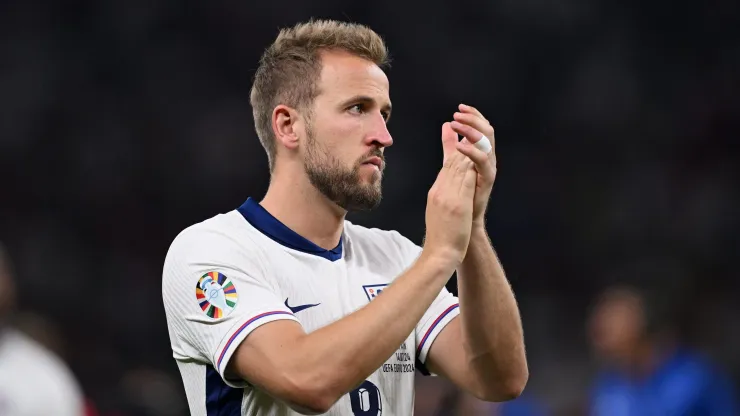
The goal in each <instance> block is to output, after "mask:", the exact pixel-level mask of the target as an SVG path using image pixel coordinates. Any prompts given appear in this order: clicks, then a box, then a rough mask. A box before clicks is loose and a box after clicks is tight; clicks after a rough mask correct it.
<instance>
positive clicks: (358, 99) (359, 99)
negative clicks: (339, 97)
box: [341, 95, 393, 121]
mask: <svg viewBox="0 0 740 416" xmlns="http://www.w3.org/2000/svg"><path fill="white" fill-rule="evenodd" d="M375 102H376V101H375V99H374V98H372V97H369V96H367V95H355V96H354V97H352V98H349V99H347V100H344V101H343V102H342V104H341V106H342V107H347V106H348V105H350V104H360V103H362V104H374V103H375ZM381 109H382V110H385V111H387V112H388V119H387V120H386V121H388V120H390V119H391V111H392V110H393V106H392V105H391V103H388V104H386V105H384V106H382V107H381Z"/></svg>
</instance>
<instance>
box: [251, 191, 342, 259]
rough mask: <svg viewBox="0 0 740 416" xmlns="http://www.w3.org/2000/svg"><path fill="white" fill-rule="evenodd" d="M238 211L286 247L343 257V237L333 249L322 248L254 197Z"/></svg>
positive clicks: (321, 254)
mask: <svg viewBox="0 0 740 416" xmlns="http://www.w3.org/2000/svg"><path fill="white" fill-rule="evenodd" d="M237 211H239V213H240V214H242V216H243V217H244V219H245V220H247V222H249V223H250V224H252V226H253V227H254V228H256V229H258V230H259V231H260V232H262V234H264V235H266V236H268V237H270V238H271V239H273V240H274V241H276V242H278V243H280V244H282V245H284V246H285V247H288V248H292V249H293V250H298V251H302V252H304V253H308V254H313V255H316V256H319V257H323V258H325V259H327V260H330V261H335V260H339V259H341V258H342V239H341V238H340V239H339V244H338V245H337V246H336V247H334V248H333V249H331V250H327V249H324V248H321V247H319V246H317V245H316V244H314V243H312V242H311V241H309V240H307V239H306V238H304V237H303V236H301V235H300V234H298V233H296V232H295V231H293V230H291V229H290V228H288V226H286V225H285V224H283V223H282V222H280V220H278V219H277V218H275V217H273V216H272V214H270V213H269V212H267V210H266V209H265V208H263V207H262V205H260V204H259V202H257V201H256V200H254V199H253V198H247V200H246V201H245V202H244V203H243V204H242V206H240V207H239V208H237Z"/></svg>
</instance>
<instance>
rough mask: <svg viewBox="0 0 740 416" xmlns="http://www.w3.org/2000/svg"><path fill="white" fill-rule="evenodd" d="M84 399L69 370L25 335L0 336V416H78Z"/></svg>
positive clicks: (6, 332)
mask: <svg viewBox="0 0 740 416" xmlns="http://www.w3.org/2000/svg"><path fill="white" fill-rule="evenodd" d="M84 411H85V409H84V397H83V394H82V390H81V389H80V387H79V385H78V383H77V380H76V379H75V378H74V376H73V374H72V373H71V371H70V370H69V368H68V367H67V366H66V365H65V364H64V362H62V360H61V359H59V358H58V357H57V356H55V355H54V354H53V353H52V352H51V351H48V350H47V349H46V348H44V347H43V346H41V345H40V344H38V343H37V342H36V341H34V340H32V339H31V338H29V337H28V336H26V335H25V334H23V333H21V332H18V331H15V330H12V329H6V330H3V331H2V332H0V415H2V416H48V415H54V416H82V415H83V414H84Z"/></svg>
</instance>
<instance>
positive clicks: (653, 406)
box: [589, 286, 740, 416]
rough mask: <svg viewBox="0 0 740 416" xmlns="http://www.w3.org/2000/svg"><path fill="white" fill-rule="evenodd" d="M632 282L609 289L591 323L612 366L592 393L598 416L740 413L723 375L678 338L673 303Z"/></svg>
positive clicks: (599, 347) (600, 349)
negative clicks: (673, 330)
mask: <svg viewBox="0 0 740 416" xmlns="http://www.w3.org/2000/svg"><path fill="white" fill-rule="evenodd" d="M665 297H666V294H665V291H661V293H660V295H659V298H658V297H655V298H654V297H653V295H652V294H650V293H648V292H646V291H643V290H640V289H638V288H636V287H632V286H622V287H614V288H609V289H608V290H606V291H605V292H604V294H602V296H601V297H600V299H599V300H598V302H597V305H596V308H595V309H594V312H593V315H592V317H591V320H590V322H589V333H590V335H591V341H592V344H593V346H594V349H595V350H596V352H597V353H598V354H599V356H600V357H601V358H603V359H604V360H605V361H606V363H607V364H608V367H609V368H608V369H607V370H605V371H604V372H603V373H602V374H601V375H600V377H599V378H598V380H597V382H596V385H595V387H594V389H593V391H592V393H591V397H590V412H589V414H591V415H594V416H643V415H644V416H651V415H661V416H679V415H682V416H683V415H712V416H725V415H726V416H732V415H737V414H738V411H739V410H740V409H738V407H737V403H736V402H735V399H734V397H735V393H734V392H733V388H732V385H731V383H730V382H729V380H728V378H727V377H726V375H725V374H722V373H721V372H720V371H718V370H717V369H714V368H713V366H712V365H711V364H710V363H709V362H708V361H707V360H705V359H704V358H702V357H700V356H699V355H698V354H696V353H694V352H693V351H690V350H688V349H686V348H682V347H680V346H679V345H678V343H677V342H676V341H675V339H674V336H673V334H672V333H671V332H672V331H671V329H670V328H671V326H672V325H671V320H672V318H671V315H672V310H673V306H671V302H670V300H668V299H666V298H665Z"/></svg>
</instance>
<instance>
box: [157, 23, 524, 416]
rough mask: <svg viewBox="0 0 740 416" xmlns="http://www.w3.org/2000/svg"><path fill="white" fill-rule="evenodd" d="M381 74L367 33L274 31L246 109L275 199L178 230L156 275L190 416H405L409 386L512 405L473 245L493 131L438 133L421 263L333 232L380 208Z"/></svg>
mask: <svg viewBox="0 0 740 416" xmlns="http://www.w3.org/2000/svg"><path fill="white" fill-rule="evenodd" d="M385 61H386V48H385V45H384V43H383V41H382V40H381V38H380V37H379V36H378V35H377V34H376V33H374V32H373V31H372V30H370V29H368V28H366V27H364V26H361V25H356V24H347V23H340V22H334V21H311V22H308V23H304V24H299V25H297V26H295V27H293V28H290V29H285V30H282V31H281V32H280V34H279V35H278V37H277V39H276V40H275V42H274V43H273V44H272V45H271V46H270V47H269V48H268V49H267V50H266V52H265V54H264V55H263V57H262V59H261V61H260V66H259V68H258V70H257V73H256V75H255V80H254V85H253V87H252V92H251V103H252V106H253V111H254V118H255V124H256V130H257V133H258V136H259V138H260V141H261V142H262V144H263V146H264V147H265V149H266V151H267V155H268V160H269V164H270V170H271V181H270V186H269V189H268V191H267V193H266V195H265V197H264V198H263V199H262V200H261V201H259V202H258V201H257V200H255V199H252V198H249V199H247V201H246V202H245V203H244V204H243V205H242V206H241V207H239V208H238V209H237V210H234V211H231V212H228V213H226V214H221V215H217V216H215V217H213V218H210V219H208V220H206V221H204V222H202V223H199V224H196V225H193V226H191V227H189V228H187V229H186V230H184V231H183V232H182V233H180V235H178V236H177V237H176V238H175V240H174V241H173V243H172V245H171V247H170V249H169V251H168V254H167V257H166V260H165V263H164V270H163V298H164V306H165V311H166V315H167V321H168V328H169V333H170V339H171V344H172V349H173V353H174V357H175V359H176V361H177V364H178V366H179V368H180V371H181V374H182V378H183V381H184V384H185V390H186V393H187V397H188V402H189V405H190V410H191V413H192V414H193V415H240V414H242V415H290V414H296V413H302V414H317V413H325V412H328V413H327V414H330V415H373V416H377V415H381V414H384V415H411V414H412V413H413V403H414V391H413V388H414V371H415V370H417V369H418V370H420V371H422V372H425V373H429V374H440V375H442V376H445V377H447V378H449V379H450V380H451V381H452V382H454V383H455V384H457V385H458V386H460V387H461V388H463V389H465V390H466V391H468V392H470V393H472V394H473V395H475V396H476V397H479V398H481V399H484V400H489V401H503V400H508V399H511V398H514V397H516V396H518V395H519V394H520V392H521V391H522V390H523V388H524V385H525V383H526V380H527V377H528V370H527V365H526V360H525V354H524V345H523V336H522V328H521V323H520V318H519V312H518V310H517V305H516V302H515V300H514V296H513V294H512V292H511V289H510V286H509V283H508V282H507V280H506V278H505V276H504V272H503V270H502V268H501V265H500V264H499V261H498V259H497V257H496V255H495V253H494V251H493V248H492V247H491V244H490V241H489V239H488V236H487V235H486V231H485V212H486V206H487V203H488V198H489V195H490V193H491V189H492V186H493V182H494V179H495V176H496V169H495V156H494V154H493V153H492V152H491V153H490V154H486V153H485V152H484V151H481V150H479V149H478V148H476V147H475V145H473V143H477V142H478V141H479V140H481V138H482V137H483V136H484V135H485V136H486V137H487V138H489V139H490V140H491V141H492V140H493V128H492V127H491V125H490V124H489V123H488V121H487V120H486V119H485V118H484V117H483V116H482V115H481V114H480V113H479V112H478V111H477V110H476V109H475V108H473V107H469V106H464V105H461V106H460V111H459V112H457V113H455V115H454V121H453V122H451V123H444V125H443V126H442V145H443V150H444V166H443V167H442V169H441V171H440V173H439V175H438V177H437V180H436V182H435V183H434V185H433V186H432V187H431V189H430V191H429V197H428V202H427V210H426V225H427V231H426V238H425V244H424V247H423V249H422V248H421V247H418V246H416V245H415V244H413V243H412V242H411V241H410V240H408V239H406V238H404V237H403V236H401V235H400V234H399V233H397V232H395V231H382V230H378V229H368V228H365V227H361V226H359V225H356V224H353V223H351V222H349V221H346V220H345V215H346V213H347V212H348V211H350V210H362V209H371V208H373V207H375V206H377V205H378V203H379V202H380V198H381V177H382V173H383V168H384V151H385V148H387V147H388V146H390V145H391V144H392V143H393V140H392V138H391V136H390V134H389V132H388V129H387V127H386V123H387V121H388V119H389V117H390V113H391V102H390V99H389V93H388V79H387V78H386V76H385V74H384V72H383V70H382V66H384V64H385ZM458 134H461V135H463V136H465V137H466V138H467V140H462V141H458ZM456 270H457V273H458V279H459V296H460V299H459V303H458V299H456V298H455V297H454V296H452V295H451V294H450V293H449V292H447V291H446V290H445V289H444V286H445V283H446V282H447V281H448V280H449V278H450V276H451V275H452V273H453V272H455V271H456Z"/></svg>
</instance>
